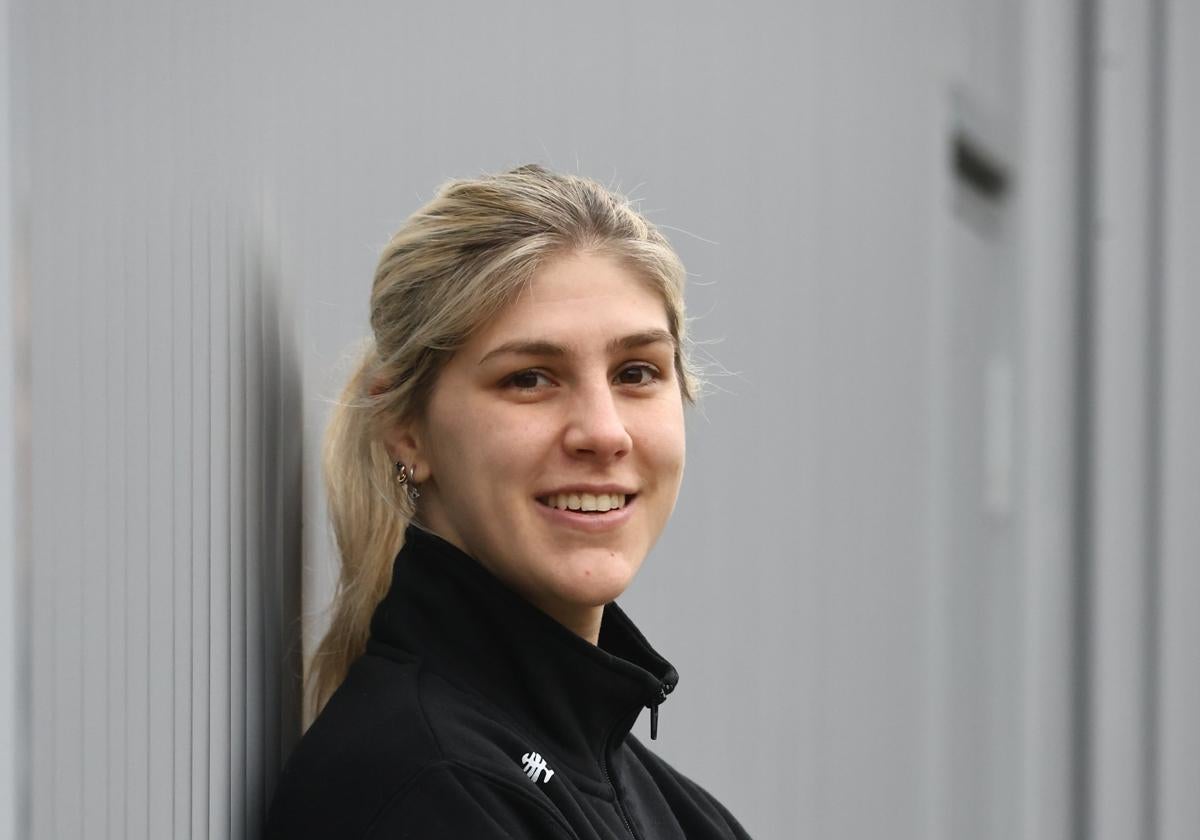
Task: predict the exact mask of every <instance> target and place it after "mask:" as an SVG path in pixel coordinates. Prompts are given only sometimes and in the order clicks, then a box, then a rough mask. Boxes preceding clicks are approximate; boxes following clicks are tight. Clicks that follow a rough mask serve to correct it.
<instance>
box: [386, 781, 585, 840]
mask: <svg viewBox="0 0 1200 840" xmlns="http://www.w3.org/2000/svg"><path fill="white" fill-rule="evenodd" d="M447 837H452V838H464V840H467V839H468V838H469V840H577V839H576V837H575V833H574V832H573V831H571V829H570V828H569V827H568V826H567V824H566V822H565V821H564V820H563V819H562V817H561V816H560V815H559V814H558V813H557V811H555V810H554V808H553V806H552V805H551V804H550V802H549V801H548V800H546V799H545V798H544V797H539V796H538V794H537V792H536V791H534V790H532V789H528V788H525V787H524V786H522V785H519V784H516V783H514V782H513V781H511V780H509V779H505V778H502V777H499V776H496V775H494V774H492V773H489V772H487V771H485V770H481V769H479V768H474V767H471V766H469V765H465V764H459V763H456V762H441V763H438V764H434V765H431V766H430V767H427V768H426V769H424V770H422V771H421V773H420V774H418V776H417V777H416V778H415V779H414V780H413V781H411V782H410V783H409V784H408V785H406V786H405V788H404V789H403V790H402V791H401V792H400V793H399V794H397V795H396V796H395V797H394V798H393V799H392V800H391V802H389V803H388V805H387V806H386V807H385V808H384V809H383V810H382V811H381V812H380V814H379V815H378V816H377V817H376V818H375V820H374V821H373V822H372V824H371V827H370V829H369V830H368V831H367V834H366V838H368V840H443V838H447Z"/></svg>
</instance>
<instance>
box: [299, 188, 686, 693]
mask: <svg viewBox="0 0 1200 840" xmlns="http://www.w3.org/2000/svg"><path fill="white" fill-rule="evenodd" d="M570 253H588V254H597V255H604V256H609V257H611V258H613V259H615V260H617V261H619V263H620V264H621V265H622V266H623V267H625V268H626V269H627V270H629V271H631V272H632V273H633V274H634V275H635V276H637V277H639V278H641V279H643V280H644V281H645V282H646V283H648V284H649V286H650V287H651V288H653V289H654V290H655V291H656V292H657V293H658V294H659V295H660V296H661V297H662V300H663V303H664V305H665V307H666V314H667V320H668V323H669V328H670V331H671V334H672V335H673V336H674V337H675V342H676V344H675V346H676V353H675V369H676V373H677V378H678V381H679V383H680V389H681V391H682V394H683V397H684V399H685V400H687V401H688V402H692V401H693V400H694V399H695V396H696V389H697V387H698V378H697V376H696V373H695V371H694V370H693V369H692V368H691V366H690V364H689V361H688V358H687V354H686V352H685V346H686V345H685V342H686V338H687V336H686V322H685V317H684V306H683V285H684V270H683V265H682V263H681V262H680V261H679V258H678V256H677V255H676V254H675V252H674V251H673V250H672V248H671V246H670V245H669V244H668V242H667V240H666V238H665V237H664V236H663V235H662V234H661V233H659V232H658V230H657V229H656V228H655V227H654V225H652V224H650V222H648V221H647V220H646V219H645V218H644V217H643V216H642V215H641V214H640V213H639V212H638V211H637V210H635V209H634V208H633V207H632V206H631V205H630V203H629V201H628V200H627V199H625V198H624V197H623V196H620V195H617V194H615V193H613V192H611V191H610V190H608V189H606V188H605V187H603V186H601V185H600V184H598V183H597V182H595V181H592V180H590V179H587V178H582V177H578V176H573V175H561V174H557V173H554V172H550V171H547V170H546V169H543V168H542V167H540V166H532V165H531V166H522V167H520V168H518V169H514V170H512V171H511V172H504V173H501V174H497V175H488V176H484V177H482V178H478V179H473V180H458V181H451V182H450V183H448V184H446V185H445V186H443V187H442V189H441V190H440V191H439V192H438V194H437V196H436V197H435V198H434V199H433V200H432V201H430V202H429V203H428V204H427V205H425V206H424V207H422V208H421V209H420V210H418V211H417V212H416V213H414V214H413V215H412V216H411V217H410V218H409V219H408V220H407V221H406V222H405V223H404V226H403V227H401V228H400V230H399V231H398V232H397V233H396V235H395V236H393V237H392V239H391V241H389V242H388V244H387V246H386V247H385V248H384V250H383V254H382V255H381V256H380V258H379V265H378V267H377V268H376V270H375V282H374V285H373V286H372V289H371V332H372V336H371V338H369V339H368V340H367V342H366V348H365V351H364V352H363V355H362V358H361V359H360V360H359V362H358V365H357V369H356V370H355V372H354V374H353V375H352V376H351V377H350V380H349V382H348V383H347V385H346V387H345V390H344V391H343V393H342V396H341V400H340V401H339V402H338V403H337V404H336V406H335V408H334V412H333V416H332V418H331V420H330V423H329V428H328V430H327V432H326V437H325V447H324V467H325V484H326V490H327V493H328V501H329V515H330V519H331V522H332V526H333V533H334V537H335V539H336V541H337V546H338V550H339V552H340V555H341V573H340V575H339V578H338V584H337V593H336V596H335V598H334V602H333V605H332V619H331V624H330V627H329V630H328V632H327V633H326V634H325V637H324V639H323V640H322V641H321V644H320V646H319V647H318V649H317V652H316V655H315V657H314V659H313V661H312V663H311V670H310V673H309V689H308V698H309V704H310V706H309V707H310V710H311V712H312V714H313V715H315V714H316V713H317V712H319V711H320V709H321V708H322V707H323V706H324V705H325V703H326V701H327V700H328V699H329V696H330V695H331V694H332V693H333V691H334V689H336V688H337V686H338V685H339V684H340V683H341V682H342V680H343V679H345V676H346V672H347V670H348V669H349V667H350V663H351V662H352V661H353V660H354V659H355V658H356V657H358V656H359V655H360V654H361V653H362V652H363V650H364V649H365V647H366V641H367V634H368V630H369V625H370V621H371V616H372V614H373V612H374V610H375V607H376V606H377V605H378V604H379V602H380V600H382V598H383V596H384V595H385V594H386V592H387V588H388V585H389V583H390V579H391V570H392V561H393V559H394V558H395V556H396V553H397V552H398V551H399V550H400V547H401V545H402V543H403V539H404V531H405V528H406V526H407V525H408V523H409V521H410V520H411V519H412V517H413V515H414V512H415V511H414V506H413V502H412V501H411V500H410V499H409V496H408V493H407V492H406V488H405V487H404V486H401V485H398V484H397V482H396V481H395V467H394V465H393V464H392V461H391V458H390V457H389V455H388V451H387V449H386V448H385V446H384V443H383V432H384V430H385V429H387V428H388V427H390V426H392V425H395V424H397V423H400V422H407V421H411V420H414V419H418V418H420V417H422V416H423V412H424V410H425V407H426V404H427V402H428V400H429V395H430V392H431V390H432V388H433V385H434V382H435V381H436V379H437V376H438V372H439V371H440V370H441V368H442V365H443V364H445V362H446V361H447V360H448V359H449V358H450V356H451V355H452V354H453V353H454V352H455V350H457V349H458V348H459V347H461V346H462V345H463V343H464V342H466V340H467V339H468V337H469V336H470V335H471V333H472V332H473V331H474V330H476V329H477V328H478V327H480V325H482V324H484V323H485V322H487V321H488V320H489V319H490V318H492V317H494V316H495V315H496V314H497V313H499V312H500V310H501V309H502V308H504V307H505V306H506V305H507V304H508V303H509V302H510V301H512V300H513V299H514V298H515V297H516V295H517V294H518V293H519V292H520V291H521V289H522V288H524V287H525V285H526V284H527V283H528V282H529V281H530V279H531V277H532V275H533V274H534V272H536V271H537V270H538V268H539V267H540V266H542V265H544V264H545V263H546V262H547V261H548V260H550V259H553V258H554V257H556V256H560V255H566V254H570Z"/></svg>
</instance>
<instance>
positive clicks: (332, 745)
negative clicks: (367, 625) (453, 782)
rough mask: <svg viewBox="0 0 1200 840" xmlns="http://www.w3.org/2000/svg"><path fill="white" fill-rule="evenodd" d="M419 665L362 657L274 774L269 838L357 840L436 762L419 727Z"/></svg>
mask: <svg viewBox="0 0 1200 840" xmlns="http://www.w3.org/2000/svg"><path fill="white" fill-rule="evenodd" d="M419 681H420V663H419V662H417V661H416V660H412V661H403V660H396V659H391V658H388V657H383V656H377V655H373V654H367V655H365V656H362V657H360V658H359V659H358V660H356V661H355V663H354V664H353V665H352V666H351V668H350V671H349V673H348V674H347V676H346V679H345V681H344V682H343V683H342V685H341V686H340V687H339V688H338V689H337V691H335V692H334V693H333V696H332V697H330V699H329V702H328V703H327V704H326V706H325V708H324V709H323V710H322V711H321V713H320V714H319V715H318V716H317V719H316V720H315V721H314V722H313V724H312V726H311V727H309V729H308V731H307V732H305V733H304V736H303V737H302V738H301V739H300V742H299V743H298V744H297V745H296V749H295V750H294V751H293V753H292V755H291V757H290V758H289V759H288V762H287V765H286V766H285V767H284V770H283V773H282V774H281V775H280V778H279V784H278V786H277V788H276V791H275V795H274V799H273V802H272V805H271V813H270V815H269V818H268V830H267V836H268V837H276V836H278V837H297V836H345V837H353V836H360V835H361V834H362V833H363V832H364V831H365V830H366V827H367V826H368V825H370V822H371V820H372V819H373V817H374V815H375V814H376V813H377V812H378V811H379V810H381V809H382V808H384V807H385V806H386V805H387V803H388V802H389V801H391V799H392V798H393V797H394V796H395V795H396V793H397V792H398V791H400V790H402V789H403V788H404V786H405V785H406V784H408V783H409V782H410V781H412V780H413V779H415V778H416V777H417V776H418V774H419V773H420V772H421V771H422V770H423V769H424V768H426V767H428V766H429V765H431V764H434V763H436V762H437V761H439V760H440V759H441V753H440V750H439V748H438V744H437V742H436V739H434V738H433V737H432V734H431V733H430V731H429V728H428V726H427V725H426V724H425V722H424V720H423V715H422V711H421V702H420V697H419Z"/></svg>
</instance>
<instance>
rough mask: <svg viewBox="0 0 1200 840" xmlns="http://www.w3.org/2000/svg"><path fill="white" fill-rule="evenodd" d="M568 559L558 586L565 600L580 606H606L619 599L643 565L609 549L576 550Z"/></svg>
mask: <svg viewBox="0 0 1200 840" xmlns="http://www.w3.org/2000/svg"><path fill="white" fill-rule="evenodd" d="M565 559H566V567H565V568H563V569H562V570H561V572H560V577H559V581H558V584H559V586H558V588H559V592H560V596H561V597H563V600H565V601H568V602H570V603H574V604H579V605H580V606H589V607H602V606H604V605H605V604H607V603H609V602H610V601H615V600H616V599H617V598H619V597H620V596H621V594H622V593H624V592H625V590H626V589H628V588H629V585H630V584H631V583H633V578H634V575H636V574H637V571H638V568H639V567H640V566H641V561H640V559H639V560H638V561H637V562H634V561H633V560H631V559H630V558H628V557H626V556H625V555H624V554H622V553H620V552H614V551H611V550H608V549H604V550H602V551H596V550H590V551H580V552H575V553H574V554H573V556H571V557H569V558H565Z"/></svg>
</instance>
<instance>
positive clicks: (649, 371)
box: [617, 365, 658, 385]
mask: <svg viewBox="0 0 1200 840" xmlns="http://www.w3.org/2000/svg"><path fill="white" fill-rule="evenodd" d="M657 376H658V371H657V370H655V369H654V368H653V367H651V366H650V365H630V366H629V367H627V368H623V369H622V370H621V372H620V373H618V374H617V381H618V382H619V383H620V384H622V385H649V384H650V383H651V382H653V381H654V380H655V379H656V378H657Z"/></svg>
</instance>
